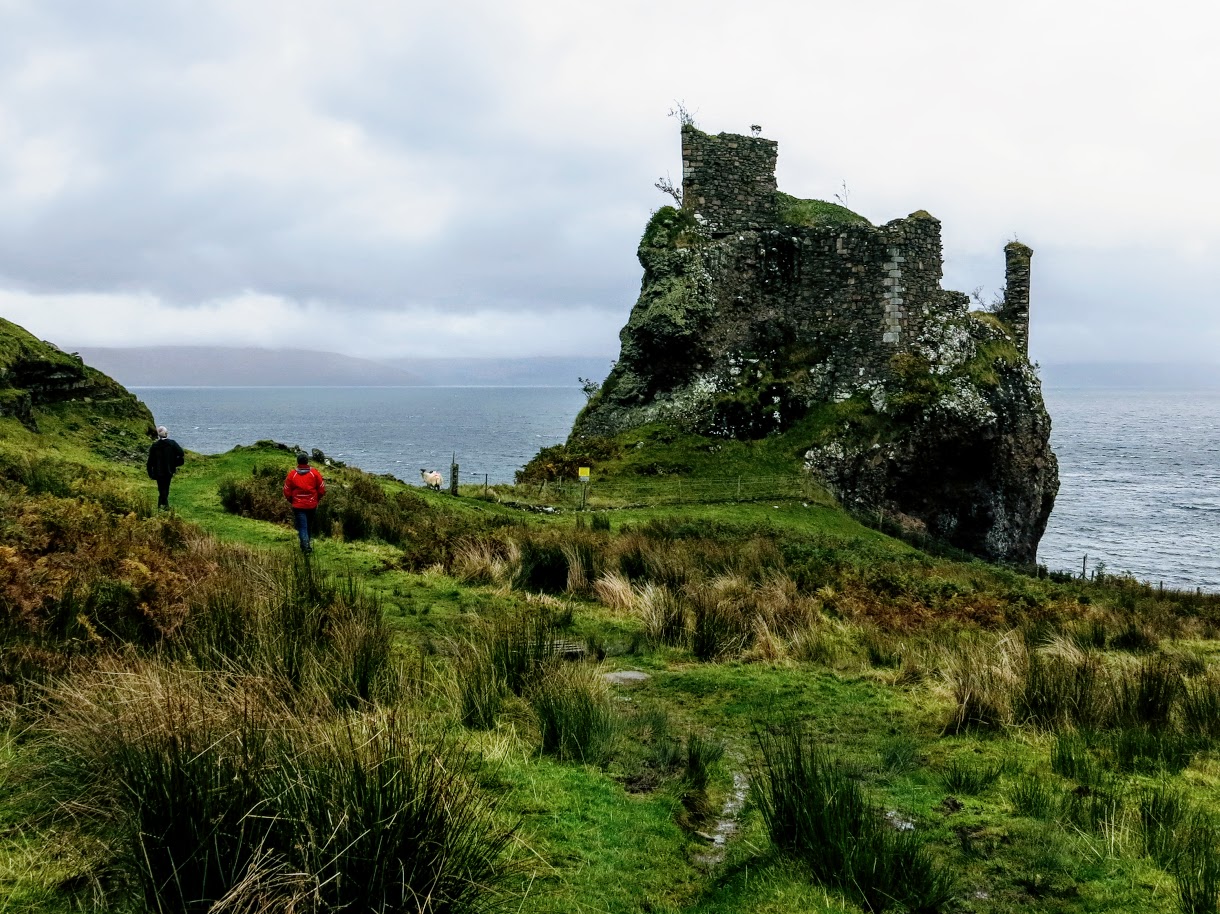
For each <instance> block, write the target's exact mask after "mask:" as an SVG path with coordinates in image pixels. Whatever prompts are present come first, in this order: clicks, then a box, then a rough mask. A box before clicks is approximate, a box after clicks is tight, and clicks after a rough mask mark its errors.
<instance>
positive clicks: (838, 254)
mask: <svg viewBox="0 0 1220 914" xmlns="http://www.w3.org/2000/svg"><path fill="white" fill-rule="evenodd" d="M778 150H779V144H778V143H777V142H775V141H774V140H768V139H763V138H762V137H749V136H741V135H737V134H731V133H721V134H718V135H716V136H712V135H710V134H707V133H704V132H702V131H701V130H699V129H697V128H695V127H694V126H691V125H684V126H683V128H682V201H683V207H684V208H685V209H688V210H690V211H692V212H694V213H695V214H696V216H697V218H698V219H699V221H700V223H701V224H702V225H703V226H704V228H705V229H706V230H707V231H708V232H709V233H710V235H711V236H712V238H713V239H723V238H726V237H728V236H731V235H732V234H734V233H739V234H740V233H746V232H750V233H759V236H758V237H759V243H758V245H757V248H756V262H755V263H754V267H755V272H756V273H757V275H758V276H759V277H760V278H762V279H764V280H765V281H766V282H767V283H768V284H770V285H772V286H774V285H777V284H781V285H783V286H784V287H785V291H786V292H787V293H788V294H790V295H791V296H792V298H793V302H794V304H795V305H796V307H797V308H798V309H800V308H802V307H803V305H804V304H808V305H811V306H813V310H816V311H821V312H823V314H824V319H825V321H826V322H827V325H828V326H831V327H833V326H834V325H839V324H842V323H843V322H844V321H847V322H849V323H850V329H851V331H852V332H851V334H850V335H851V336H852V337H853V338H855V340H856V342H857V343H858V344H859V345H860V348H861V352H865V351H868V352H871V353H873V354H874V356H875V358H872V359H870V360H869V361H871V362H873V363H874V365H875V366H879V364H880V363H882V362H884V361H886V360H888V358H889V357H890V356H891V355H892V354H894V353H895V352H897V351H900V350H902V349H903V348H904V347H905V346H906V345H907V344H908V343H909V341H910V340H912V339H914V338H916V337H918V336H919V334H920V331H921V329H922V325H923V323H924V321H925V320H926V319H927V318H928V317H929V316H930V315H932V314H933V313H935V312H938V311H942V310H945V309H950V310H964V309H966V308H967V307H968V306H969V299H968V298H967V297H966V296H965V295H962V294H960V293H957V292H947V291H944V290H942V289H941V287H940V283H941V279H942V262H943V261H942V250H943V249H942V245H941V234H940V222H939V220H937V219H935V218H934V217H932V216H930V215H929V214H928V213H926V212H922V211H920V212H917V213H912V214H911V215H910V216H908V217H906V218H905V219H895V220H893V221H892V222H888V223H886V224H885V225H883V226H880V227H874V226H872V225H869V224H868V223H866V222H864V221H863V220H860V221H859V222H853V223H843V224H840V225H837V226H835V227H834V228H833V230H831V229H830V228H829V227H827V226H820V225H819V226H810V227H806V228H795V227H793V226H791V225H785V224H783V220H781V218H780V213H779V207H778V205H777V196H778V195H777V193H776V191H777V186H776V180H775V164H776V159H777V157H778ZM781 230H782V231H781ZM743 240H744V238H743ZM1032 255H1033V251H1031V250H1030V249H1029V248H1028V247H1026V246H1025V245H1023V244H1021V243H1019V242H1012V243H1010V244H1009V245H1008V246H1007V247H1006V248H1005V291H1004V297H1003V305H1002V307H1001V308H1000V309H999V310H998V312H997V316H998V317H1000V318H1001V319H1002V320H1004V321H1005V322H1006V323H1007V324H1008V325H1009V326H1010V327H1011V329H1012V332H1013V336H1014V338H1015V340H1016V341H1017V342H1018V344H1019V346H1020V348H1021V351H1022V354H1028V341H1029V282H1030V258H1031V257H1032ZM819 302H820V303H821V306H819V305H817V304H815V303H819ZM811 316H812V315H811ZM861 334H862V336H861Z"/></svg>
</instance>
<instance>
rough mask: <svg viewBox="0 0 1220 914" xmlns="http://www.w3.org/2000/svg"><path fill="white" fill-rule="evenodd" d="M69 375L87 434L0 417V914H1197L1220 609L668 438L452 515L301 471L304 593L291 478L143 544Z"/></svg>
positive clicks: (178, 499) (1212, 889)
mask: <svg viewBox="0 0 1220 914" xmlns="http://www.w3.org/2000/svg"><path fill="white" fill-rule="evenodd" d="M9 327H11V325H6V326H4V327H0V330H2V331H4V332H3V333H0V340H4V342H3V344H2V345H0V352H2V353H5V355H4V356H3V358H4V359H5V360H6V361H5V363H4V364H5V365H6V369H5V371H6V374H5V377H6V378H11V377H12V373H11V366H12V365H15V364H18V363H23V362H22V360H24V363H23V364H26V368H25V369H23V370H24V372H25V373H24V375H23V377H25V378H28V377H30V376H31V375H30V371H29V365H28V363H29V362H31V361H32V360H31V359H30V358H29V357H28V355H23V354H21V353H22V352H27V353H28V351H29V350H28V348H27V349H21V347H29V346H32V345H34V344H33V343H30V342H29V340H27V339H25V338H24V337H21V336H18V335H16V334H13V333H12V331H11V330H9V329H8V328H9ZM14 340H16V342H14ZM36 342H37V341H34V343H36ZM19 350H20V351H19ZM12 353H17V354H12ZM71 363H74V360H73V359H72V358H71V357H70V356H66V355H63V354H62V353H59V354H58V355H56V354H55V353H51V354H49V355H46V365H47V366H48V367H49V368H50V367H55V369H56V370H62V371H65V372H70V371H72V370H74V369H73V368H72V364H71ZM75 364H76V368H77V369H79V370H80V372H81V377H84V378H86V379H88V380H89V383H90V384H92V385H93V386H92V388H91V390H93V391H95V392H96V391H110V392H111V393H112V394H113V396H110V397H99V396H97V395H96V394H89V395H88V400H86V399H85V398H84V397H81V398H68V399H61V400H58V401H54V402H51V401H49V400H48V401H45V402H41V403H35V402H33V401H34V399H35V398H34V397H33V396H31V404H30V410H29V415H28V416H26V417H24V418H22V417H19V416H17V415H15V414H6V415H5V416H3V417H0V658H2V659H0V715H2V718H0V720H2V721H3V726H2V728H0V733H3V736H0V899H2V900H3V904H2V905H0V910H3V911H5V912H9V911H13V912H18V911H20V912H34V911H38V912H44V911H45V912H65V914H66V912H69V911H78V910H84V909H89V910H99V911H114V912H127V911H137V910H166V911H191V912H195V911H209V910H216V911H227V910H242V911H255V910H259V911H287V910H294V911H297V910H301V911H303V910H309V911H319V912H321V911H338V910H378V911H415V910H431V911H483V910H492V909H505V910H513V911H520V912H537V914H540V912H571V911H599V912H645V911H648V912H659V911H665V912H679V911H681V912H700V914H710V912H757V914H762V912H768V914H787V912H792V914H795V912H807V911H825V912H855V911H861V910H895V911H898V910H943V911H980V912H983V911H995V912H1006V911H1018V910H1021V911H1024V910H1029V909H1031V908H1032V909H1036V910H1040V911H1063V912H1086V911H1088V912H1093V911H1131V910H1139V911H1164V912H1172V911H1182V910H1185V911H1203V910H1215V904H1216V896H1217V885H1218V883H1217V876H1218V874H1220V851H1218V849H1217V848H1218V842H1217V840H1216V839H1217V831H1216V829H1217V827H1220V826H1217V824H1216V823H1215V821H1214V814H1215V808H1216V806H1215V799H1214V798H1215V790H1216V785H1217V783H1218V777H1220V765H1218V763H1217V755H1216V748H1217V740H1218V739H1220V669H1218V667H1217V659H1216V658H1217V649H1218V647H1220V641H1218V640H1217V631H1218V629H1217V621H1218V619H1220V597H1218V596H1209V595H1200V594H1194V593H1180V592H1168V591H1166V592H1161V591H1159V590H1157V589H1154V588H1151V587H1148V586H1145V585H1142V584H1140V583H1138V582H1136V581H1133V580H1129V579H1126V578H1121V577H1105V576H1103V577H1102V578H1101V579H1096V580H1089V581H1081V580H1076V579H1069V578H1066V577H1064V576H1056V579H1052V578H1051V577H1039V576H1037V575H1036V574H1035V575H1027V574H1023V573H1019V572H1017V571H1015V570H1012V569H1007V568H1003V567H999V566H994V565H989V564H986V563H983V562H981V561H977V560H962V558H961V557H960V555H959V554H957V553H954V552H952V551H951V550H941V549H938V548H937V547H936V546H935V544H931V543H926V544H924V545H925V546H926V548H925V549H921V548H916V547H915V546H914V545H911V543H909V542H906V541H903V540H900V539H896V538H893V537H891V536H889V535H887V534H886V533H884V532H882V531H881V530H878V529H874V527H873V526H867V525H865V524H864V523H862V522H861V520H860V519H857V518H853V517H851V516H850V515H848V514H847V513H845V512H844V511H842V510H841V509H840V508H839V507H838V506H837V505H836V504H835V503H834V502H833V500H832V499H831V498H830V497H829V496H828V495H826V494H825V492H824V491H822V490H821V489H820V488H819V487H817V486H816V485H814V484H813V483H811V482H806V483H804V484H803V488H801V489H800V490H799V491H796V490H794V491H792V492H791V493H789V494H784V493H783V492H781V491H780V490H779V489H774V490H771V491H768V492H767V495H766V497H763V495H761V494H759V493H760V492H761V491H762V490H759V489H753V490H752V489H750V480H752V479H759V478H769V479H778V478H781V477H784V476H795V475H796V474H797V472H798V470H799V456H798V455H797V454H796V453H795V451H794V450H793V449H792V448H790V447H789V446H788V445H787V444H785V443H784V439H782V437H777V438H773V439H771V440H770V441H769V442H753V443H737V444H734V445H731V446H730V445H725V446H724V448H725V449H723V450H721V451H718V452H713V451H710V450H708V448H709V447H712V446H713V445H710V444H708V443H707V442H704V441H702V440H695V439H686V438H683V437H681V436H675V435H672V434H670V433H668V432H667V431H666V430H665V429H663V428H655V429H649V430H644V431H642V432H639V433H634V434H635V437H634V438H632V439H631V440H628V439H627V438H623V439H622V440H614V441H610V442H603V443H602V444H601V445H600V447H601V450H600V451H597V452H596V453H588V454H586V453H581V454H575V453H568V452H563V451H554V452H550V453H545V452H544V454H543V455H540V457H539V459H537V460H535V461H534V462H533V463H532V464H531V466H530V467H529V468H527V474H526V475H527V477H528V479H527V480H526V481H523V482H522V484H520V485H518V486H516V487H491V488H489V489H487V490H486V491H485V490H484V489H483V487H481V486H479V487H471V488H469V489H466V488H463V490H462V492H461V494H460V497H458V498H452V497H451V496H449V495H447V494H441V493H433V492H429V491H424V490H421V489H419V488H417V487H412V486H408V485H406V484H404V483H401V482H398V481H395V480H391V479H387V478H384V477H374V476H371V475H368V474H364V473H362V472H360V471H359V470H356V469H352V468H340V467H324V471H325V473H326V476H327V481H328V486H329V492H328V495H327V498H326V499H325V500H324V501H323V506H322V509H321V510H320V518H319V519H320V522H321V527H322V530H323V533H324V535H323V536H322V537H321V539H320V540H319V542H318V546H317V550H316V552H315V555H314V557H313V559H312V561H311V562H310V563H309V564H306V563H304V562H303V560H302V559H301V558H300V556H299V553H298V551H297V549H296V545H295V534H294V533H293V531H292V530H291V528H290V527H289V525H288V523H287V519H286V517H285V508H284V505H283V502H282V499H281V497H280V494H279V487H280V485H281V483H282V480H283V477H284V474H285V473H286V471H287V469H288V468H289V466H290V465H291V464H292V455H291V454H290V453H289V452H287V450H286V449H284V448H282V447H280V446H277V445H274V444H272V443H269V442H262V443H259V444H257V445H251V446H250V447H244V448H237V449H234V450H233V451H231V452H229V453H227V454H223V455H218V456H212V457H204V456H201V455H194V454H191V455H188V460H187V464H186V466H185V467H184V468H183V471H182V472H181V474H180V476H179V477H178V478H177V479H176V480H175V482H174V485H173V489H172V492H171V502H172V504H173V510H172V511H171V512H168V513H165V512H163V513H157V512H155V511H154V510H153V509H152V496H153V494H154V491H155V489H154V488H153V486H152V483H151V482H150V481H148V480H147V479H145V478H143V467H142V464H141V462H140V460H139V459H138V457H139V451H140V450H141V449H142V448H143V447H144V445H145V443H146V442H147V440H148V439H147V438H141V437H140V436H141V435H143V434H145V433H146V428H145V427H144V424H146V423H147V422H148V417H147V415H146V411H144V412H142V407H140V406H139V405H138V402H137V401H134V400H132V399H130V398H128V399H126V400H125V399H124V398H122V397H121V396H120V395H119V394H118V392H117V391H115V390H114V388H113V387H109V386H108V385H107V384H106V382H105V381H104V380H103V379H100V378H98V377H97V376H96V375H95V374H94V373H91V372H89V371H88V370H87V369H83V367H81V366H79V363H75ZM10 389H14V390H18V389H19V390H25V391H29V390H31V388H30V387H16V386H14V387H12V388H10ZM99 400H102V401H104V405H103V406H101V407H99V406H98V403H99ZM103 426H105V428H102V427H103ZM794 440H795V439H794ZM116 455H117V456H124V455H125V457H126V459H115V458H116ZM585 461H589V462H591V463H593V465H594V473H595V474H596V475H595V477H594V481H593V483H592V484H591V485H592V487H593V488H592V489H591V490H590V491H589V492H587V493H585V496H584V500H585V504H586V507H587V508H595V510H584V511H580V510H576V509H575V508H574V505H576V504H578V502H576V501H574V500H573V498H572V495H571V493H569V492H566V491H564V489H563V488H562V486H561V485H560V484H559V483H558V482H557V480H562V479H563V478H568V477H569V471H568V470H567V469H565V467H566V466H567V464H569V463H576V464H578V465H587V464H586V463H585ZM548 466H549V469H548ZM678 479H681V480H683V481H684V482H685V484H686V486H687V493H686V496H685V497H684V498H683V499H681V503H676V504H667V503H665V502H666V500H667V499H666V497H662V495H660V494H658V493H662V492H667V491H668V489H667V488H666V487H667V486H669V484H670V483H672V482H674V481H676V480H678ZM611 480H619V481H620V482H621V481H622V480H637V481H638V480H642V482H641V483H640V484H639V485H637V486H636V488H634V489H626V488H619V489H617V490H616V489H614V488H613V487H611V486H610V485H609V482H610V481H611ZM603 481H605V482H606V483H607V485H606V486H605V488H604V489H599V488H598V485H599V483H601V482H603ZM701 483H702V484H704V486H705V487H704V488H703V489H700V488H699V485H700V484H701ZM648 485H654V486H659V487H660V488H653V489H649V488H648V487H647V486H648ZM739 486H740V487H741V488H738V487H739ZM713 491H714V492H715V497H711V496H706V497H705V496H704V495H703V494H700V493H706V492H713ZM671 500H674V501H677V499H671ZM866 520H869V523H871V524H873V525H874V526H875V525H876V523H877V521H876V519H866ZM882 521H883V523H882V526H883V527H885V528H886V529H891V527H890V526H889V524H888V523H887V522H884V519H882ZM894 529H895V530H896V528H894ZM608 674H618V675H608ZM623 674H627V675H623ZM421 899H426V901H421Z"/></svg>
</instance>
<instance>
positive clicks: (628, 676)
mask: <svg viewBox="0 0 1220 914" xmlns="http://www.w3.org/2000/svg"><path fill="white" fill-rule="evenodd" d="M602 678H604V679H605V680H606V682H608V683H610V684H611V685H634V684H635V683H637V682H644V681H645V680H646V679H649V678H650V677H649V675H648V674H647V673H643V672H640V671H639V670H615V671H614V672H613V673H602Z"/></svg>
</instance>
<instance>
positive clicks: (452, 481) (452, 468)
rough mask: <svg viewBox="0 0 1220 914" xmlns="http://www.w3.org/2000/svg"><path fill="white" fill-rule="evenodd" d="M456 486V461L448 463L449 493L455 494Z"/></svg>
mask: <svg viewBox="0 0 1220 914" xmlns="http://www.w3.org/2000/svg"><path fill="white" fill-rule="evenodd" d="M457 486H458V465H457V464H456V463H451V464H449V494H450V495H457Z"/></svg>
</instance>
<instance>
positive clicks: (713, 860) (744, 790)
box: [694, 771, 750, 867]
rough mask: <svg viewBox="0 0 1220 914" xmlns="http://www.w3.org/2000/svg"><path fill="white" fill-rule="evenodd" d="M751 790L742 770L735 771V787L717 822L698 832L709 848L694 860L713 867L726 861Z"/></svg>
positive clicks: (701, 864)
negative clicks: (732, 838)
mask: <svg viewBox="0 0 1220 914" xmlns="http://www.w3.org/2000/svg"><path fill="white" fill-rule="evenodd" d="M749 792H750V782H749V780H747V779H746V776H745V775H744V774H742V773H741V772H740V771H734V772H733V789H732V790H730V791H729V795H728V797H726V798H725V801H724V807H723V808H722V809H721V810H720V816H719V817H718V818H717V819H716V824H715V825H714V826H713V827H712V828H711V829H708V830H706V831H701V832H698V835H699V837H701V838H703V839H704V840H705V841H707V842H708V843H709V845H710V846H709V847H708V849H707V850H705V851H703V852H702V853H698V854H695V857H694V860H695V863H697V864H698V865H700V866H705V867H712V866H717V865H719V864H721V863H723V862H724V855H725V853H726V852H727V850H728V842H729V839H730V838H731V837H733V835H735V834H737V828H738V825H739V824H740V818H741V811H742V809H744V808H745V805H746V796H747V794H749Z"/></svg>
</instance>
